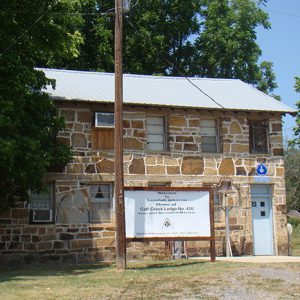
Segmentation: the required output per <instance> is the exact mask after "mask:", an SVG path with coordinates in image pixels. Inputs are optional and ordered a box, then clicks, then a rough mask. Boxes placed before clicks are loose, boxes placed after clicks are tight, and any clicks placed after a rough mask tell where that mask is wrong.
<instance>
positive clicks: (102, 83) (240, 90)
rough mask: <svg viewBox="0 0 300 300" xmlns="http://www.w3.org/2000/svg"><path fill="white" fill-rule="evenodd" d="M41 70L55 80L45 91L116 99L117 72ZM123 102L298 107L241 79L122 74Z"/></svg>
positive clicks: (289, 110)
mask: <svg viewBox="0 0 300 300" xmlns="http://www.w3.org/2000/svg"><path fill="white" fill-rule="evenodd" d="M38 70H42V71H43V72H44V73H45V74H46V76H47V77H48V78H52V79H55V80H56V88H55V90H53V89H52V88H51V87H50V86H49V87H47V89H46V91H47V92H48V93H49V94H50V95H51V96H53V97H58V98H62V99H64V100H80V101H93V102H94V101H97V102H114V74H113V73H100V72H83V71H69V70H55V69H38ZM123 82H124V83H123V84H124V88H123V89H124V91H123V94H124V95H123V99H124V100H123V101H124V103H128V104H145V105H159V106H173V107H193V108H210V109H223V108H225V109H232V110H252V111H272V112H287V113H294V112H295V110H294V109H292V108H290V107H288V106H287V105H285V104H283V103H281V102H279V101H277V100H276V99H274V98H272V97H270V96H268V95H266V94H264V93H262V92H260V91H259V90H257V89H255V88H253V87H252V86H250V85H249V84H246V83H244V82H242V81H241V80H238V79H209V78H188V79H187V78H184V77H169V76H147V75H130V74H124V76H123Z"/></svg>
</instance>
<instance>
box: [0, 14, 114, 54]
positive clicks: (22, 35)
mask: <svg viewBox="0 0 300 300" xmlns="http://www.w3.org/2000/svg"><path fill="white" fill-rule="evenodd" d="M114 10H115V8H110V9H108V10H107V11H105V12H104V13H94V12H87V13H83V12H81V13H80V12H74V13H67V12H65V13H64V12H44V13H42V15H41V16H39V17H38V18H37V19H36V20H35V21H34V22H33V23H32V24H31V25H30V26H29V27H27V28H26V29H25V30H24V32H23V33H22V34H21V35H20V36H19V37H18V38H17V39H16V40H15V41H14V42H13V43H12V44H11V45H10V46H9V47H7V48H6V49H5V50H4V51H3V52H2V53H0V57H1V56H2V55H3V54H4V53H6V52H7V51H8V50H10V49H11V48H12V47H13V46H14V45H15V44H16V43H17V42H18V41H19V40H21V39H22V38H23V37H24V35H25V34H26V33H28V31H29V30H30V29H31V28H32V27H33V26H34V25H35V24H37V23H38V22H39V21H40V20H41V19H42V18H43V17H44V16H45V15H46V14H52V15H77V14H86V15H101V16H104V15H105V16H106V15H109V14H114V13H110V12H111V11H114ZM15 13H17V12H15ZM19 13H24V14H25V13H26V14H28V12H25V11H20V12H19ZM29 14H40V12H29Z"/></svg>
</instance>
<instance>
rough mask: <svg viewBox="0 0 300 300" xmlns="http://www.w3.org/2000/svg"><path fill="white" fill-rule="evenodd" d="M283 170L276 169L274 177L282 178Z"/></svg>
mask: <svg viewBox="0 0 300 300" xmlns="http://www.w3.org/2000/svg"><path fill="white" fill-rule="evenodd" d="M284 173H285V172H284V168H276V176H284Z"/></svg>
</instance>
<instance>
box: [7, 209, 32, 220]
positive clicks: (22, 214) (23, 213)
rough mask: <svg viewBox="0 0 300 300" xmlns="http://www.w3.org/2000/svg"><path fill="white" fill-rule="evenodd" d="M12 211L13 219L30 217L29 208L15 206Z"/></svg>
mask: <svg viewBox="0 0 300 300" xmlns="http://www.w3.org/2000/svg"><path fill="white" fill-rule="evenodd" d="M11 212H12V214H11V217H12V219H26V218H27V217H28V208H13V209H12V210H11Z"/></svg>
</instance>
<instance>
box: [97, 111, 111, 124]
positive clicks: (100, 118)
mask: <svg viewBox="0 0 300 300" xmlns="http://www.w3.org/2000/svg"><path fill="white" fill-rule="evenodd" d="M114 123H115V116H114V114H113V113H96V126H97V127H101V126H104V127H105V126H109V127H111V126H114Z"/></svg>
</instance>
